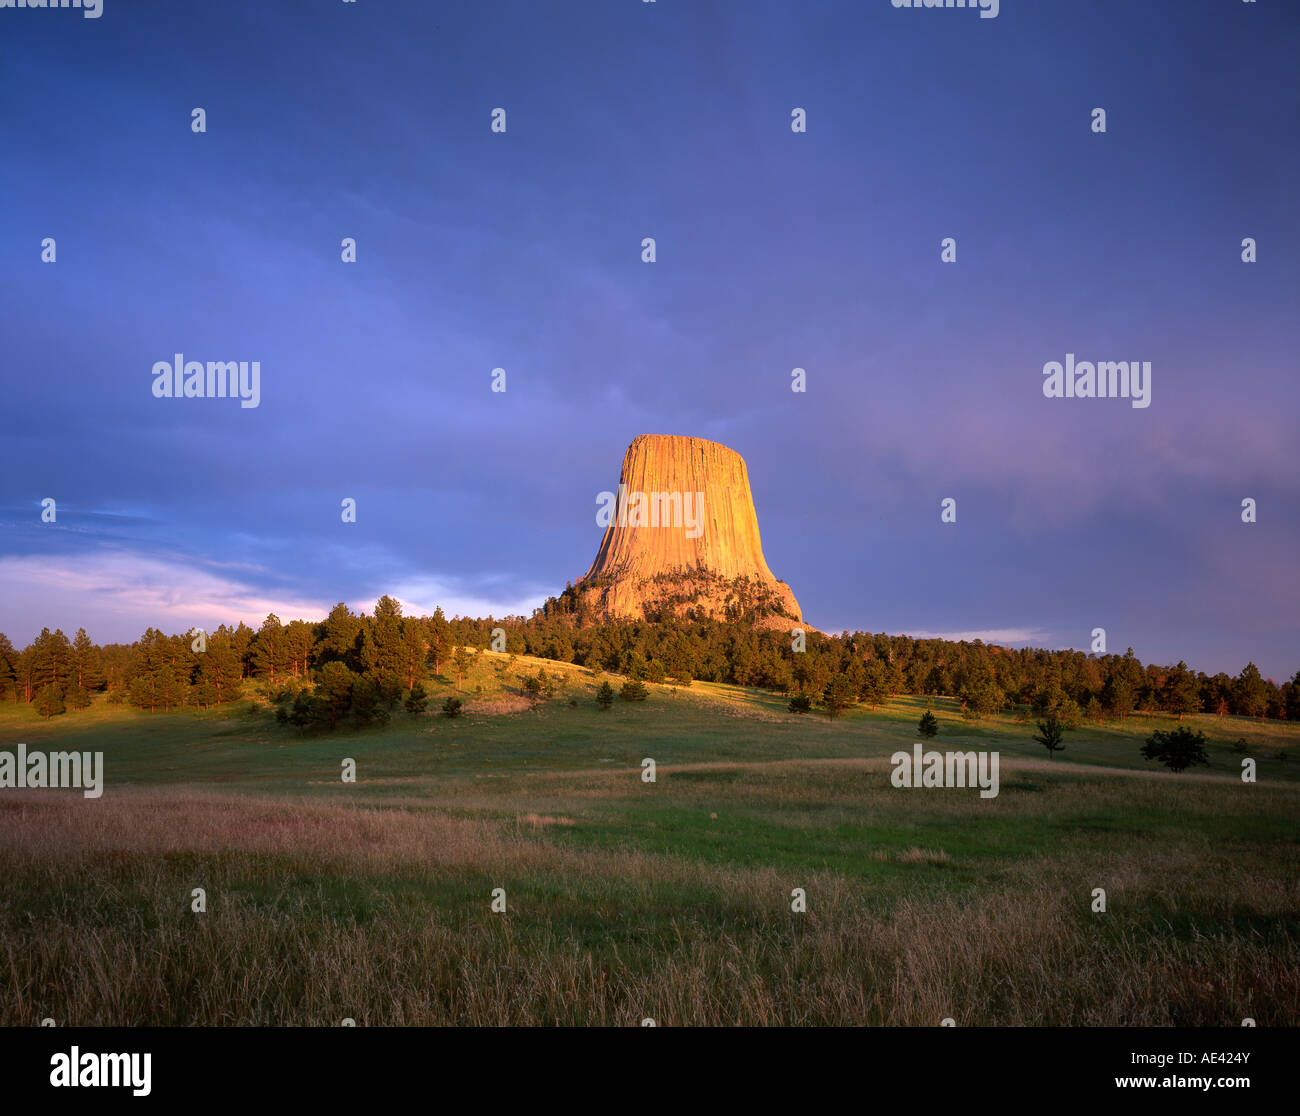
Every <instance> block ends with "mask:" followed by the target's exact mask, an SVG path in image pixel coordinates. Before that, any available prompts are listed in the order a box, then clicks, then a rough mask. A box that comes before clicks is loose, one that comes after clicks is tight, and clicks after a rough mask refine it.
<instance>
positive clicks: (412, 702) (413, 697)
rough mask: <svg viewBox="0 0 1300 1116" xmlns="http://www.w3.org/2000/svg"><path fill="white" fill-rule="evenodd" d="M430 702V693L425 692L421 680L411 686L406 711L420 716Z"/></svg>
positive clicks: (407, 696)
mask: <svg viewBox="0 0 1300 1116" xmlns="http://www.w3.org/2000/svg"><path fill="white" fill-rule="evenodd" d="M428 704H429V695H428V694H426V693H425V692H424V686H422V685H421V684H420V683H419V682H417V683H415V685H414V686H412V687H411V692H410V693H409V694H407V695H406V711H407V712H408V713H409V714H410V715H411V716H412V717H418V716H419V715H420V714H421V713H423V712H424V709H425V706H427V705H428Z"/></svg>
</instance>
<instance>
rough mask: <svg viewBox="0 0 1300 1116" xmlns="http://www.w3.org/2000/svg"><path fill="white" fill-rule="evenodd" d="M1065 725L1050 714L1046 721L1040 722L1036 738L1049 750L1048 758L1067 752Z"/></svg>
mask: <svg viewBox="0 0 1300 1116" xmlns="http://www.w3.org/2000/svg"><path fill="white" fill-rule="evenodd" d="M1064 737H1065V723H1064V722H1063V721H1061V720H1060V719H1059V718H1058V717H1056V716H1055V715H1052V714H1049V715H1048V717H1047V719H1046V720H1045V721H1039V722H1038V735H1036V736H1035V737H1034V739H1035V740H1037V741H1038V743H1040V744H1041V745H1042V746H1043V747H1044V748H1046V749H1047V755H1048V758H1051V757H1052V756H1055V755H1056V753H1057V752H1062V751H1064V750H1065V743H1064Z"/></svg>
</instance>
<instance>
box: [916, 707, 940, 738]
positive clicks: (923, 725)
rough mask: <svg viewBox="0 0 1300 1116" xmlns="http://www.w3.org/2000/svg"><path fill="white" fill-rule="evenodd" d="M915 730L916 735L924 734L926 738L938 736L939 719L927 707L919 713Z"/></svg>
mask: <svg viewBox="0 0 1300 1116" xmlns="http://www.w3.org/2000/svg"><path fill="white" fill-rule="evenodd" d="M916 732H917V735H918V736H924V737H927V738H928V737H933V736H938V735H939V719H938V718H937V717H936V716H935V715H934V714H933V713H931V712H930V710H928V709H927V710H926V711H925V712H924V713H922V714H921V719H920V720H919V721H918V722H917V724H916Z"/></svg>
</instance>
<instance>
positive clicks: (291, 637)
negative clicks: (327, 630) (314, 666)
mask: <svg viewBox="0 0 1300 1116" xmlns="http://www.w3.org/2000/svg"><path fill="white" fill-rule="evenodd" d="M315 643H316V633H315V631H314V630H313V628H312V626H311V625H310V624H308V623H307V622H306V621H305V620H290V621H289V624H288V626H287V627H286V628H285V630H284V645H285V652H286V654H287V655H288V658H289V672H290V673H291V674H292V675H293V676H294V677H295V678H304V679H305V678H307V677H308V676H309V674H310V671H311V663H312V653H313V650H314V647H315Z"/></svg>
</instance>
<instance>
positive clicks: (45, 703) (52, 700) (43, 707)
mask: <svg viewBox="0 0 1300 1116" xmlns="http://www.w3.org/2000/svg"><path fill="white" fill-rule="evenodd" d="M65 710H66V706H65V705H64V704H63V691H62V690H61V689H59V687H58V686H55V685H53V684H52V683H49V682H47V683H46V684H45V685H44V686H42V687H41V688H40V691H39V692H38V693H37V695H36V712H37V713H39V714H40V715H41V716H42V717H44V718H45V719H46V720H47V721H48V720H49V719H50V718H51V717H57V716H58V715H59V714H60V713H63V712H64V711H65Z"/></svg>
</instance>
